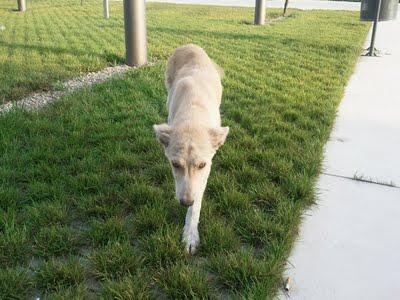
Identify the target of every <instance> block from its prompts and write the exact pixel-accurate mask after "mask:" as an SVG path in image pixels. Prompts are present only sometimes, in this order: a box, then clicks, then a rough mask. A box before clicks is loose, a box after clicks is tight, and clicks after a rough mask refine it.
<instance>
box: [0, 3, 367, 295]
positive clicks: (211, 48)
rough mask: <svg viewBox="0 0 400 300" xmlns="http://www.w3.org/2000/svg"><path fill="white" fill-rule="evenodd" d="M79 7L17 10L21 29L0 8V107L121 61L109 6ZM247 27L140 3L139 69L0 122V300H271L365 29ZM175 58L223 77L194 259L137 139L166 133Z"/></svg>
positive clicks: (321, 23)
mask: <svg viewBox="0 0 400 300" xmlns="http://www.w3.org/2000/svg"><path fill="white" fill-rule="evenodd" d="M85 3H86V4H85V5H84V6H83V7H81V6H80V5H78V4H79V2H76V1H75V2H72V1H71V2H68V1H64V2H61V1H59V2H55V4H54V6H52V7H50V6H49V4H48V3H47V2H44V1H35V2H29V5H28V11H27V12H26V13H25V14H19V13H17V12H14V11H12V10H11V8H12V7H13V6H14V3H11V2H10V1H7V2H6V1H4V0H0V20H1V23H4V24H5V26H6V28H7V29H6V31H3V32H0V64H1V65H0V67H1V74H0V76H1V78H0V95H1V97H3V98H2V101H4V100H5V99H13V100H16V99H18V98H19V97H21V96H22V95H25V94H26V93H29V92H31V91H34V90H38V89H47V88H49V87H50V86H52V85H54V84H56V82H57V80H60V79H63V78H67V77H70V76H75V75H77V74H79V73H81V72H87V71H89V70H97V69H99V68H102V67H104V66H106V65H109V64H113V63H114V61H116V62H120V61H122V57H123V47H124V46H123V20H122V7H121V3H120V2H111V13H110V14H111V19H110V20H109V21H104V20H103V19H102V12H101V3H94V2H85ZM278 13H279V12H278V11H275V10H272V11H270V12H269V14H270V15H269V16H270V17H271V18H274V17H276V16H278ZM252 14H253V11H252V9H247V8H226V7H225V8H223V7H196V6H175V5H161V4H150V5H148V34H149V50H150V57H151V60H152V61H153V62H155V65H154V66H153V67H145V68H141V69H137V70H132V71H130V72H128V73H127V74H126V75H125V76H123V77H118V78H114V79H112V80H109V81H107V82H105V83H102V84H100V85H97V86H94V87H92V88H89V89H85V90H83V91H81V92H77V93H75V94H72V95H69V96H66V97H64V98H63V99H62V100H61V101H59V102H57V103H55V104H54V105H51V106H49V107H47V108H44V109H42V110H40V111H38V112H25V111H21V110H20V111H14V112H11V113H9V114H7V115H3V116H1V117H0V153H1V155H0V298H6V299H9V298H22V299H23V298H27V297H32V296H40V298H47V299H87V298H89V299H90V298H100V297H102V298H104V299H129V298H133V297H134V296H136V297H137V298H142V299H146V298H153V299H154V298H171V299H177V298H246V299H270V298H273V297H274V295H275V294H276V293H277V291H278V287H279V285H280V284H281V280H282V279H281V276H282V271H283V269H284V266H285V262H286V259H287V257H288V255H289V253H290V249H291V247H292V244H293V241H294V239H295V237H296V234H297V229H298V225H299V222H300V216H301V214H302V212H303V211H304V209H305V208H307V207H308V206H309V205H311V204H312V203H313V201H314V194H315V192H314V185H315V180H316V177H317V175H318V173H319V168H320V162H321V155H322V151H323V145H324V143H325V142H326V140H327V138H328V135H329V132H330V130H331V126H332V123H333V120H334V116H335V112H336V108H337V105H338V103H339V101H340V99H341V97H342V94H343V90H344V86H345V84H346V82H347V80H348V78H349V76H350V74H351V72H352V69H353V66H354V64H355V62H356V60H357V57H358V55H359V53H360V49H361V45H362V42H363V40H364V38H365V36H366V33H367V30H368V24H365V23H361V22H359V21H358V15H357V13H351V12H333V11H331V12H323V11H292V12H291V15H290V17H288V18H285V19H280V20H277V21H275V22H273V23H272V25H268V26H265V27H254V26H251V25H247V24H248V23H250V22H251V20H252V17H253V16H252ZM17 28H21V29H23V30H21V31H20V32H17ZM189 42H193V43H197V44H199V45H201V46H202V47H203V48H204V49H205V50H206V51H207V52H208V53H209V54H210V56H211V57H213V58H214V59H215V61H216V62H217V63H218V64H220V65H221V66H222V67H223V68H224V70H225V72H226V77H225V79H224V81H223V85H224V95H223V104H222V107H221V112H222V119H223V124H225V125H228V126H230V128H231V131H230V134H229V137H228V140H227V142H226V144H225V145H224V146H223V147H222V148H221V149H220V151H219V152H218V154H217V156H216V157H215V159H214V164H213V170H212V174H211V177H210V179H209V182H208V187H207V190H206V195H205V197H204V204H203V208H202V212H201V219H200V236H201V246H200V249H199V252H198V254H197V255H195V256H188V255H186V254H185V252H184V248H183V245H182V244H181V243H180V238H181V232H182V228H183V223H184V216H185V210H184V209H182V207H181V206H180V205H179V203H178V201H177V200H175V199H174V185H173V178H172V175H171V171H170V167H169V165H168V163H167V161H166V159H165V158H164V154H163V151H162V148H161V146H160V145H159V143H158V142H157V141H156V139H155V137H154V134H153V131H152V125H153V124H154V123H159V122H163V121H165V120H166V116H167V113H166V110H165V98H166V92H165V88H164V86H163V72H164V66H165V60H166V58H167V57H168V55H169V54H170V53H171V51H172V50H173V49H174V48H175V47H177V46H179V45H182V44H185V43H189ZM28 58H29V61H28Z"/></svg>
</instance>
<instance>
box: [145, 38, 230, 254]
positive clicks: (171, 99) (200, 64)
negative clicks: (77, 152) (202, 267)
mask: <svg viewBox="0 0 400 300" xmlns="http://www.w3.org/2000/svg"><path fill="white" fill-rule="evenodd" d="M222 76H223V71H222V69H221V68H220V67H219V66H218V65H217V64H216V63H214V61H212V60H211V59H210V58H209V57H208V55H207V53H206V52H205V51H204V50H203V49H202V48H201V47H199V46H197V45H193V44H189V45H185V46H181V47H179V48H177V49H175V50H174V52H173V54H172V55H171V57H170V58H169V59H168V62H167V69H166V72H165V86H166V88H167V91H168V99H167V110H168V123H167V124H166V123H164V124H160V125H154V126H153V128H154V131H155V134H156V137H157V139H158V140H159V141H160V142H161V144H162V145H163V147H164V152H165V156H166V157H167V159H168V161H169V162H170V164H171V168H172V174H173V176H174V179H175V193H176V197H177V199H178V200H179V201H180V203H181V204H182V205H183V206H187V207H188V210H187V214H186V218H185V226H184V229H183V236H182V240H183V243H184V245H185V249H186V251H187V252H188V253H194V252H195V251H196V249H197V247H198V245H199V243H200V238H199V232H198V228H197V227H198V223H199V218H200V209H201V202H202V198H203V194H204V190H205V188H206V185H207V180H208V177H209V175H210V171H211V163H212V158H213V157H214V155H215V153H216V151H217V150H218V148H219V147H220V146H221V145H222V144H224V142H225V139H226V137H227V135H228V133H229V127H221V116H220V111H219V107H220V104H221V97H222V84H221V79H222Z"/></svg>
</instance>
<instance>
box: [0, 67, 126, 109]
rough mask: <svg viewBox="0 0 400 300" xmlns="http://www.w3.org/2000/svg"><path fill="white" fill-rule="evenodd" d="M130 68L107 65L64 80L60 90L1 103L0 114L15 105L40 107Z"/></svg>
mask: <svg viewBox="0 0 400 300" xmlns="http://www.w3.org/2000/svg"><path fill="white" fill-rule="evenodd" d="M130 69H132V67H130V66H128V65H120V66H115V67H108V68H105V69H103V70H101V71H98V72H91V73H88V74H86V75H84V76H81V77H78V78H74V79H71V80H68V81H66V82H64V83H63V84H62V88H61V89H60V90H52V91H48V92H38V93H33V94H30V95H29V96H27V97H25V98H22V99H21V100H19V101H14V102H11V101H10V102H7V103H5V104H3V105H0V114H4V113H7V112H9V111H10V110H12V109H13V108H16V107H19V108H24V109H28V110H32V109H38V108H41V107H43V106H45V105H47V104H49V103H51V102H54V101H56V100H58V99H59V98H60V97H62V96H65V95H67V94H70V93H72V92H75V91H77V90H80V89H82V88H84V87H89V86H91V85H94V84H98V83H101V82H104V81H106V80H107V79H108V78H110V77H111V76H113V75H116V74H122V73H125V72H127V71H128V70H130Z"/></svg>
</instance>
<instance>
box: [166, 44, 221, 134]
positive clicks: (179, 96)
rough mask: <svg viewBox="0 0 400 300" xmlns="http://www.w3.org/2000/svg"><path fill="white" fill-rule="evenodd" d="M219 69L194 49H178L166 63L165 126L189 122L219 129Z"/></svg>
mask: <svg viewBox="0 0 400 300" xmlns="http://www.w3.org/2000/svg"><path fill="white" fill-rule="evenodd" d="M222 74H223V72H222V69H221V68H219V67H218V66H217V65H216V64H215V63H214V62H213V61H212V60H211V59H210V58H209V57H208V55H207V53H206V52H205V51H204V50H203V49H202V48H200V47H199V46H197V45H193V44H189V45H185V46H182V47H179V48H177V49H176V50H175V51H174V53H173V54H172V55H171V57H170V58H169V60H168V63H167V70H166V74H165V85H166V87H167V90H168V101H167V109H168V112H169V116H168V122H169V123H176V122H181V121H182V120H188V118H191V122H197V121H199V122H201V123H207V122H209V124H210V125H215V126H220V115H219V106H220V104H221V96H222V85H221V77H222Z"/></svg>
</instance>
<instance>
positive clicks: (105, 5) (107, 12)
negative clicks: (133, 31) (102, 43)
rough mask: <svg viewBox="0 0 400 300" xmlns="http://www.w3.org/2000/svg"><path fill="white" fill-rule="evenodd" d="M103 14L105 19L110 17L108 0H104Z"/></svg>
mask: <svg viewBox="0 0 400 300" xmlns="http://www.w3.org/2000/svg"><path fill="white" fill-rule="evenodd" d="M103 15H104V19H109V18H110V10H109V5H108V0H103Z"/></svg>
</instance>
